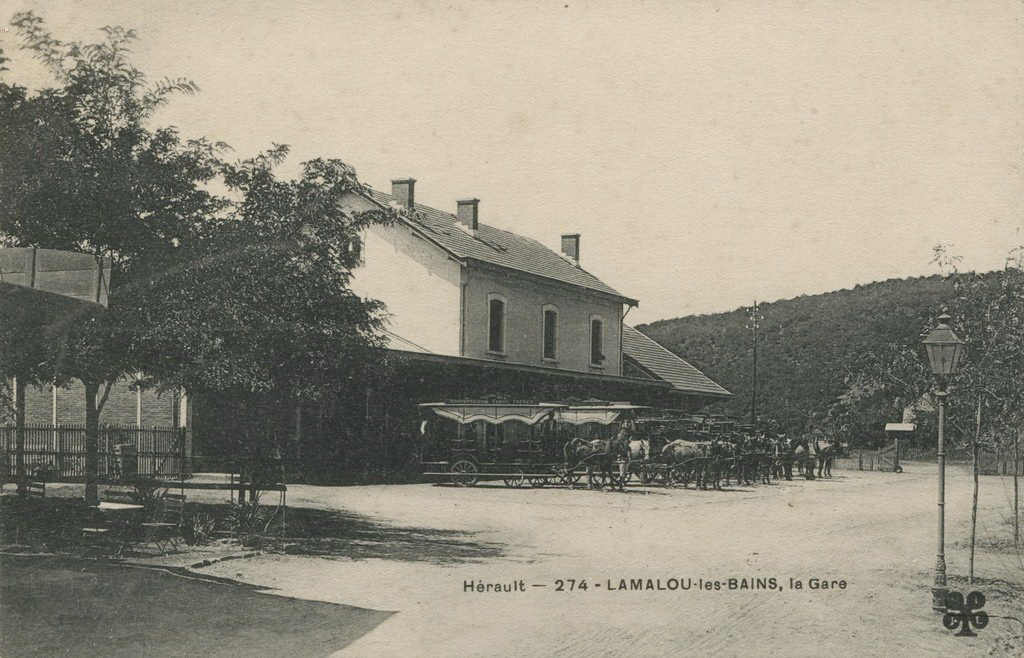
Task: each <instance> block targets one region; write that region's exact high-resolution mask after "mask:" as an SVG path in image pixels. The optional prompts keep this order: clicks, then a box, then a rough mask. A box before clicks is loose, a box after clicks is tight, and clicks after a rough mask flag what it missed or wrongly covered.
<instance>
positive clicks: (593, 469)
mask: <svg viewBox="0 0 1024 658" xmlns="http://www.w3.org/2000/svg"><path fill="white" fill-rule="evenodd" d="M419 406H420V409H421V410H422V412H423V420H422V422H421V423H420V434H421V435H422V439H423V440H422V452H421V463H422V464H423V466H424V467H425V471H424V473H423V474H424V475H426V476H433V477H438V478H441V479H442V481H447V482H451V483H453V484H457V485H461V486H472V485H475V484H477V483H478V482H480V481H485V480H489V481H502V482H504V483H505V485H506V486H509V487H523V486H527V485H529V486H544V485H547V484H564V485H573V484H575V483H576V482H578V481H579V480H580V479H581V478H582V477H583V476H584V475H587V476H588V481H589V483H590V484H591V485H596V486H605V485H612V486H621V485H622V484H623V482H624V478H623V475H624V474H623V473H622V469H621V466H620V464H621V463H624V462H625V461H626V453H625V450H624V443H623V442H622V427H623V423H625V422H631V421H632V420H633V419H634V417H635V414H636V411H637V410H639V409H642V408H643V407H638V406H635V405H631V404H628V403H601V404H598V403H594V404H585V405H572V406H570V405H567V404H561V403H550V402H538V403H532V402H531V403H501V402H475V401H474V402H431V403H424V404H421V405H419ZM613 465H614V468H613Z"/></svg>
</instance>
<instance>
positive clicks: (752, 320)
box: [747, 299, 764, 432]
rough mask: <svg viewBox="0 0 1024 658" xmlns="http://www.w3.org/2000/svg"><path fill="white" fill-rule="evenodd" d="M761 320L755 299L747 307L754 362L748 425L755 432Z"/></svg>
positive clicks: (762, 318) (761, 316) (762, 317)
mask: <svg viewBox="0 0 1024 658" xmlns="http://www.w3.org/2000/svg"><path fill="white" fill-rule="evenodd" d="M761 320H764V316H763V315H761V311H760V309H759V307H758V305H757V300H756V299H755V300H754V305H753V306H750V307H748V308H747V329H750V331H751V333H752V338H753V344H754V364H753V376H752V377H751V380H752V385H751V392H750V426H751V428H752V430H753V431H755V432H756V431H757V328H758V327H759V326H760V325H761Z"/></svg>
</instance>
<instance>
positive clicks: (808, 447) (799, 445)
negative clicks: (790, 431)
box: [790, 438, 817, 480]
mask: <svg viewBox="0 0 1024 658" xmlns="http://www.w3.org/2000/svg"><path fill="white" fill-rule="evenodd" d="M791 445H792V454H793V460H794V461H795V462H796V464H797V466H798V468H799V469H800V471H801V472H802V473H803V475H804V478H806V479H808V480H813V479H814V464H815V462H816V461H817V454H816V453H815V451H814V442H813V441H808V440H807V439H806V438H801V439H796V440H794V441H793V443H792V444H791ZM790 474H792V469H791V470H790ZM790 479H791V478H790Z"/></svg>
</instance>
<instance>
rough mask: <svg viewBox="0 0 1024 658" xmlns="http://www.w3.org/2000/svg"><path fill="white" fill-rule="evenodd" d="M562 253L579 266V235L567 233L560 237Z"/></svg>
mask: <svg viewBox="0 0 1024 658" xmlns="http://www.w3.org/2000/svg"><path fill="white" fill-rule="evenodd" d="M562 253H563V254H565V255H566V256H568V257H569V258H570V260H572V262H573V263H575V264H576V265H579V264H580V234H579V233H567V234H565V235H563V236H562Z"/></svg>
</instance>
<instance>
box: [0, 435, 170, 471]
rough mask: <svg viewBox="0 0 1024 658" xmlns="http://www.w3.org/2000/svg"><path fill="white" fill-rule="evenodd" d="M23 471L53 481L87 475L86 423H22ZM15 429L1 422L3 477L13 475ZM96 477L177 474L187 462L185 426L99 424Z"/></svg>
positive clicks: (0, 440) (15, 445)
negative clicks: (24, 424)
mask: <svg viewBox="0 0 1024 658" xmlns="http://www.w3.org/2000/svg"><path fill="white" fill-rule="evenodd" d="M22 431H24V436H25V448H24V460H25V461H24V463H25V474H26V475H28V476H29V477H33V478H36V479H40V480H48V481H52V482H81V481H84V480H85V425H26V426H25V427H24V428H23V430H22ZM17 440H18V429H17V428H16V427H14V426H10V425H8V426H0V448H2V453H0V455H2V457H3V463H2V464H0V474H3V475H6V479H7V481H12V480H13V479H14V478H15V477H16V476H17ZM97 456H98V461H99V464H98V477H99V479H100V480H121V479H124V478H126V477H130V476H131V475H142V476H152V477H179V476H180V475H182V474H183V471H184V469H185V466H186V461H187V460H186V454H185V429H184V428H173V427H137V426H135V425H102V426H100V428H99V449H98V453H97Z"/></svg>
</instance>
